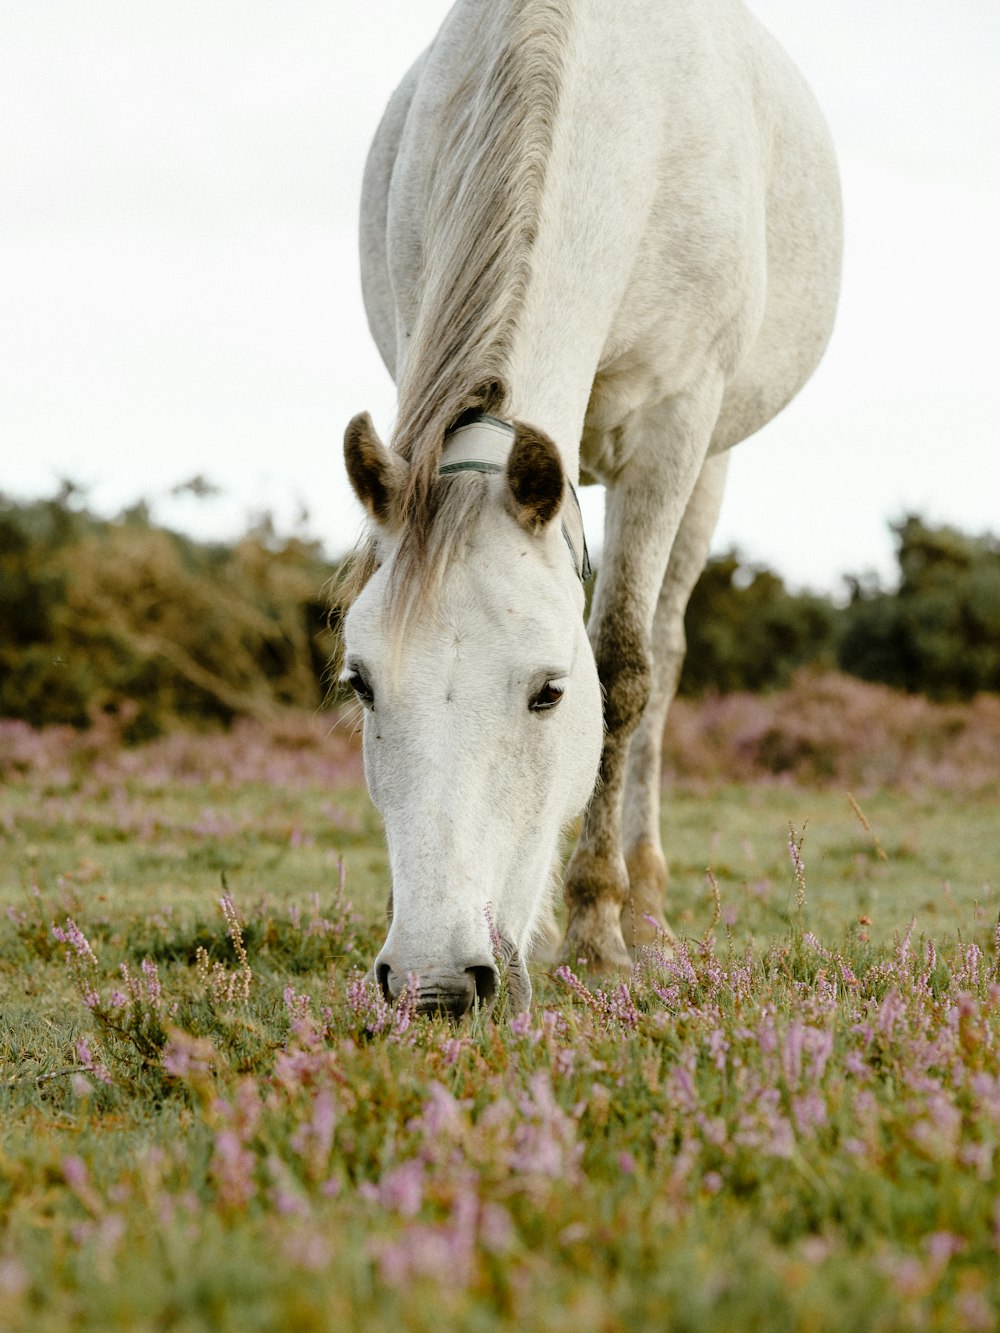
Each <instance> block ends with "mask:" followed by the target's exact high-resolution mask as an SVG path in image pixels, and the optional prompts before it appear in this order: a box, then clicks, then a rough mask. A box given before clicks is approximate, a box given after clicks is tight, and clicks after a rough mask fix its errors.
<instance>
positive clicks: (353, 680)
mask: <svg viewBox="0 0 1000 1333" xmlns="http://www.w3.org/2000/svg"><path fill="white" fill-rule="evenodd" d="M347 683H348V685H350V687H351V689H352V690H353V691H354V693H355V694H356V695H357V696H358V699H359V700H360V702H361V703H363V704H364V706H365V707H366V708H374V707H375V691H374V690H373V689H372V687H371V686H370V685H369V684H368V682H367V681H366V680H365V678H364V676H362V675H361V673H360V672H358V671H354V672H352V673H351V675H350V676H348V678H347Z"/></svg>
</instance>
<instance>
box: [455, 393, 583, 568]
mask: <svg viewBox="0 0 1000 1333" xmlns="http://www.w3.org/2000/svg"><path fill="white" fill-rule="evenodd" d="M513 442H514V427H513V426H511V425H509V424H508V423H507V422H506V421H500V420H499V419H498V418H497V417H491V416H487V415H486V413H485V412H475V413H473V412H469V413H466V415H465V416H463V417H462V418H461V419H460V421H459V424H458V425H457V426H455V427H453V428H452V429H451V430H450V431H449V432H448V434H447V435H446V436H445V442H444V449H443V451H442V453H441V464H440V467H439V468H438V472H439V474H440V475H441V476H450V475H451V474H452V473H455V472H503V470H504V468H505V467H506V466H507V459H508V457H509V456H510V447H511V445H512V444H513ZM566 488H567V490H568V491H569V498H568V501H565V502H564V503H563V512H562V532H563V536H564V537H565V538H566V545H567V546H568V547H569V549H570V554H571V555H572V557H573V564H574V566H575V567H576V572H577V575H578V577H579V578H580V580H581V582H585V581H586V580H587V579H589V578H590V573H591V570H590V556H589V554H588V552H587V538H586V534H585V533H584V530H583V515H582V514H581V513H580V501H579V500H578V499H577V498H576V490H575V489H574V487H573V483H572V482H571V481H570V480H569V478H567V479H566Z"/></svg>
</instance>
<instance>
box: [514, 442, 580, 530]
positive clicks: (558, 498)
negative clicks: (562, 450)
mask: <svg viewBox="0 0 1000 1333" xmlns="http://www.w3.org/2000/svg"><path fill="white" fill-rule="evenodd" d="M565 489H566V478H565V476H564V474H563V466H562V459H561V458H560V457H559V450H558V449H557V448H556V446H555V445H554V444H553V443H552V441H551V440H550V439H549V437H548V436H547V435H546V434H545V433H544V431H540V430H536V429H535V427H534V426H526V425H525V424H524V423H523V422H521V421H515V422H514V444H513V446H512V447H511V451H510V457H509V458H508V459H507V507H508V509H509V510H510V512H511V513H512V514H513V516H514V518H515V519H516V520H517V521H518V523H520V525H521V527H522V528H527V530H528V531H529V532H541V530H542V528H544V527H545V526H546V524H547V523H551V522H552V520H553V519H554V518H555V516H556V514H558V512H559V506H560V505H561V504H562V501H563V493H564V491H565Z"/></svg>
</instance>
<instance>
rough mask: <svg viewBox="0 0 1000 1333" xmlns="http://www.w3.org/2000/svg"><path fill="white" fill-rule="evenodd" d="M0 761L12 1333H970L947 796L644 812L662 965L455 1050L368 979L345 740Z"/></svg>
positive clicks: (960, 976) (991, 1269)
mask: <svg viewBox="0 0 1000 1333" xmlns="http://www.w3.org/2000/svg"><path fill="white" fill-rule="evenodd" d="M851 688H852V690H854V691H856V692H857V693H856V694H850V695H847V696H845V697H844V698H843V699H842V700H841V711H842V712H843V711H844V709H846V708H850V709H853V710H854V712H855V713H856V714H857V716H856V717H855V718H854V720H853V722H852V723H850V724H849V725H848V727H847V729H846V732H847V740H848V743H849V742H850V738H852V737H857V736H858V735H860V734H861V731H862V720H863V715H864V707H869V706H871V707H874V705H867V704H866V705H862V704H861V703H860V702H859V699H860V697H861V696H866V695H868V694H869V693H873V694H875V695H878V694H879V693H880V692H879V691H878V690H876V689H875V688H874V687H870V686H865V685H863V684H860V683H858V682H853V683H852V685H851ZM746 698H748V699H749V696H746ZM718 702H719V701H709V702H708V703H705V704H702V705H700V706H698V709H697V710H696V706H695V705H693V704H690V703H686V704H684V710H685V712H686V715H687V723H686V724H687V725H691V726H693V721H692V719H693V718H694V715H695V712H696V711H700V712H701V713H702V714H704V716H705V718H706V732H705V735H706V737H707V738H708V739H706V740H705V742H704V744H705V745H708V744H709V741H710V739H711V737H712V735H713V733H712V731H711V727H712V725H714V724H713V722H712V718H713V712H712V710H713V709H714V708H715V707H716V706H717V703H718ZM723 702H724V701H723ZM903 702H904V703H906V702H909V701H905V700H904V701H903ZM912 702H913V703H915V704H917V705H920V706H922V707H924V708H926V709H929V710H930V715H931V716H933V717H936V716H937V713H935V712H934V710H933V706H931V705H927V704H925V703H923V701H920V700H916V701H912ZM792 707H794V701H793V700H790V699H789V698H788V697H786V698H785V711H788V710H789V709H790V708H792ZM893 718H894V719H895V720H897V721H899V722H901V723H902V725H904V727H905V726H906V725H908V721H909V720H910V719H908V718H907V717H904V716H903V715H902V714H891V713H890V721H891V720H892V719H893ZM886 725H889V724H888V723H887V724H886ZM734 734H736V733H735V732H726V730H725V728H723V729H722V731H721V732H719V733H718V734H717V735H716V739H715V741H714V742H713V743H715V744H717V745H722V744H724V743H729V742H727V741H725V736H726V735H730V736H732V735H734ZM0 742H2V746H0V753H2V754H3V755H4V756H5V762H4V769H3V783H2V791H3V798H2V805H0V1326H2V1327H3V1328H4V1329H5V1330H6V1329H10V1330H11V1333H20V1330H22V1329H23V1330H28V1329H32V1330H34V1329H49V1328H51V1329H57V1328H79V1329H94V1330H98V1329H99V1330H107V1329H113V1328H121V1329H129V1330H132V1329H141V1328H165V1329H190V1330H195V1329H202V1328H218V1329H237V1328H239V1329H269V1330H272V1329H273V1330H281V1329H287V1330H296V1333H297V1331H298V1330H300V1329H304V1328H306V1329H316V1330H325V1329H330V1330H339V1329H349V1328H366V1329H373V1330H381V1329H386V1330H388V1329H392V1330H394V1331H395V1330H399V1329H413V1330H423V1329H427V1330H431V1329H434V1330H437V1329H440V1328H441V1327H442V1326H443V1325H444V1326H447V1327H449V1328H455V1329H481V1330H492V1329H513V1328H518V1329H525V1328H547V1329H548V1328H551V1329H573V1330H574V1333H591V1330H593V1331H594V1333H598V1331H600V1333H605V1331H606V1330H616V1329H626V1328H671V1329H677V1330H686V1331H687V1333H701V1331H702V1330H704V1331H705V1333H708V1331H710V1330H713V1331H714V1330H719V1331H720V1333H721V1331H722V1330H725V1333H730V1331H731V1330H733V1329H750V1328H761V1329H767V1330H785V1329H787V1330H793V1329H801V1328H809V1329H813V1330H816V1333H824V1331H825V1330H830V1333H840V1331H841V1330H842V1329H843V1328H845V1327H855V1328H858V1329H872V1330H886V1331H887V1333H888V1330H897V1329H909V1328H914V1329H917V1328H919V1329H941V1330H945V1329H948V1330H951V1329H956V1328H962V1329H970V1330H984V1333H985V1330H989V1329H992V1328H995V1327H996V1324H997V1319H998V1316H1000V1263H998V1251H1000V1213H998V1209H997V1189H996V1182H997V1173H998V1171H1000V1040H998V1038H1000V957H998V951H997V945H998V940H997V936H996V931H995V922H996V918H997V905H998V899H997V888H998V886H997V884H996V881H995V879H992V882H991V876H992V875H993V873H994V871H995V802H994V799H993V796H992V794H990V793H983V794H981V795H978V796H977V795H975V794H974V793H973V792H970V791H968V790H966V789H965V788H962V787H959V788H958V791H959V792H960V793H961V799H960V800H958V799H956V797H955V793H954V792H949V791H948V790H946V789H944V788H946V787H947V776H948V773H949V772H951V775H952V777H953V779H954V780H955V782H959V783H960V782H961V780H962V777H963V775H962V773H961V770H960V766H958V765H956V766H954V768H953V769H951V770H948V769H947V768H945V769H942V770H940V772H939V774H938V776H939V778H940V779H941V781H942V788H941V789H934V788H931V787H928V786H927V785H926V783H925V784H924V785H923V786H922V787H920V786H919V783H920V780H921V779H926V777H927V774H926V772H925V771H923V770H918V771H917V772H916V773H915V774H914V781H915V783H916V784H917V791H916V794H914V795H913V796H910V797H905V796H902V795H900V794H898V793H897V792H893V791H882V792H879V793H877V794H872V795H871V796H870V797H869V796H867V795H866V794H865V793H864V792H863V791H860V790H859V792H858V796H857V797H856V798H855V799H854V801H853V804H852V802H851V801H850V800H849V799H848V798H847V797H846V796H845V794H844V792H843V790H841V789H839V788H838V786H837V785H836V783H833V784H832V785H831V786H830V787H829V788H828V789H827V790H826V791H820V790H818V789H816V788H813V789H798V790H791V789H788V788H786V787H784V786H782V785H781V782H780V779H772V780H771V781H769V782H768V783H766V784H762V785H758V786H753V787H750V786H746V785H744V786H739V787H721V786H717V787H714V788H713V789H712V791H711V796H710V799H706V797H705V795H704V794H702V795H698V794H697V792H696V791H695V790H694V789H693V788H691V787H681V786H678V787H676V789H675V792H674V800H673V801H672V803H671V808H670V811H669V812H668V816H667V819H668V823H667V831H668V845H669V847H670V853H671V862H672V875H673V879H672V885H671V891H670V909H669V915H670V919H671V921H672V924H673V925H674V927H675V929H676V930H677V932H678V934H679V936H680V944H679V947H678V948H677V949H676V950H674V951H671V950H669V949H668V948H666V947H665V945H663V944H661V945H660V946H658V947H656V948H653V949H650V950H648V951H647V952H646V953H644V954H643V955H642V956H641V957H640V958H639V959H638V960H637V964H636V966H635V968H634V970H633V971H632V973H631V975H629V976H625V977H621V978H616V979H613V980H610V981H605V982H603V983H598V982H596V981H594V980H591V979H588V978H586V977H585V976H584V975H583V974H582V973H580V972H579V971H578V970H576V969H547V968H546V967H545V966H544V965H542V966H541V967H539V968H537V969H536V970H535V976H534V981H535V988H536V1002H535V1007H534V1010H533V1012H532V1013H531V1014H524V1015H519V1014H513V1013H510V1012H509V1010H507V1009H505V1008H504V1007H503V1006H502V1005H501V1008H500V1010H499V1012H498V1013H497V1014H496V1015H495V1016H494V1020H493V1021H490V1022H487V1021H484V1020H483V1018H482V1016H478V1015H477V1016H476V1017H475V1018H474V1019H473V1020H472V1021H471V1022H467V1023H465V1024H463V1025H461V1026H452V1025H449V1024H447V1023H445V1022H444V1021H442V1020H420V1021H415V1020H414V1019H413V1015H412V1012H411V1009H410V1007H409V1006H408V1004H407V1003H406V1001H405V998H404V1002H403V1003H402V1004H401V1005H400V1006H398V1007H397V1008H395V1009H393V1010H390V1009H388V1008H387V1006H386V1005H385V1003H384V1002H383V1001H382V999H381V997H380V995H379V994H378V993H377V992H376V991H375V990H374V989H373V988H372V987H371V986H370V985H369V984H367V983H366V982H365V981H364V979H363V969H364V968H365V966H367V964H368V963H369V962H370V960H371V957H372V956H373V952H374V950H375V949H376V948H377V946H378V944H379V943H380V942H381V939H382V936H383V932H384V916H383V907H382V904H383V902H384V891H385V852H384V847H383V845H382V843H381V840H380V838H379V835H378V830H377V825H376V823H375V821H374V816H373V813H372V810H371V806H370V803H369V802H368V800H367V797H366V796H365V794H364V792H363V789H362V788H361V787H360V785H359V773H358V765H357V756H356V752H355V751H354V749H353V748H352V747H351V746H350V745H349V744H348V741H347V738H346V737H345V736H343V735H341V734H340V733H339V731H338V732H334V733H333V734H332V735H330V734H326V731H325V729H324V728H323V727H321V726H320V725H318V724H317V723H312V724H308V725H307V724H305V723H300V724H297V725H296V726H295V727H293V726H291V725H290V724H288V723H287V722H283V723H282V724H281V725H280V726H277V727H276V726H275V725H273V724H272V725H267V726H265V725H263V724H261V723H251V722H241V723H238V724H237V725H236V726H234V727H233V728H232V729H231V730H230V731H229V732H228V733H225V734H216V735H202V736H193V735H191V734H186V735H179V734H174V735H170V736H165V737H163V738H161V739H159V740H157V741H154V742H152V743H150V744H149V745H147V746H145V747H143V749H142V750H141V751H137V750H136V749H135V748H134V747H129V746H126V745H123V744H122V743H121V741H120V738H119V737H118V735H117V734H116V732H115V731H114V729H113V727H112V725H111V721H110V720H105V721H104V722H103V723H102V724H101V725H100V726H98V727H97V728H92V729H91V730H90V731H89V732H84V733H80V732H76V731H74V730H73V729H72V728H69V727H65V728H58V729H50V730H48V731H33V730H32V729H31V728H29V727H28V726H26V725H25V724H23V723H7V724H4V725H3V727H0ZM904 743H905V742H902V741H900V742H899V743H898V744H897V750H901V749H902V747H903V745H904ZM942 744H943V742H942ZM709 771H710V770H709ZM852 771H858V770H852V768H851V761H849V760H844V761H843V762H842V765H841V767H840V768H838V774H840V773H844V772H852ZM705 776H706V775H705V774H703V775H702V780H703V781H704V780H705ZM838 781H839V777H838ZM789 821H791V823H792V825H793V828H792V829H791V830H790V829H789ZM803 826H805V836H804V838H803ZM716 830H720V831H719V832H716ZM706 866H710V867H711V874H710V875H708V876H706V874H705V867H706ZM349 900H353V903H352V901H349ZM914 915H916V916H917V917H918V920H917V923H916V924H915V925H913V924H911V918H912V917H913V916H914Z"/></svg>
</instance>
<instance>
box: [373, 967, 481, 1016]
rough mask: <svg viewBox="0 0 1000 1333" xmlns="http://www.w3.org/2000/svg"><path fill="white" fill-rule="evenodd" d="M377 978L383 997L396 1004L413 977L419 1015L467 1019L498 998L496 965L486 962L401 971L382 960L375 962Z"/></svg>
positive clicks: (413, 992)
mask: <svg viewBox="0 0 1000 1333" xmlns="http://www.w3.org/2000/svg"><path fill="white" fill-rule="evenodd" d="M375 977H376V980H377V981H378V984H379V987H380V989H381V991H382V994H383V995H384V996H385V998H386V999H387V1000H388V1001H389V1002H390V1004H395V1003H396V1001H397V1000H398V999H399V997H400V995H402V993H403V991H404V990H406V989H407V987H408V986H409V985H410V978H413V981H414V984H415V986H416V989H415V991H412V992H411V993H412V994H413V995H414V999H415V1001H416V1010H417V1013H418V1014H444V1015H445V1016H446V1017H447V1018H455V1019H458V1018H464V1017H465V1015H466V1014H468V1013H471V1011H472V1010H473V1009H474V1008H475V1007H476V1005H477V1004H478V1005H479V1007H480V1008H481V1009H483V1010H486V1011H488V1010H489V1009H491V1008H492V1007H493V1004H494V1001H495V1000H496V995H497V986H498V976H497V969H496V966H495V965H494V964H493V963H492V962H488V961H486V960H483V961H481V962H475V963H470V964H468V966H466V967H464V968H451V967H428V968H423V969H415V968H414V969H411V970H410V971H406V972H404V971H402V970H401V969H396V968H394V967H393V966H392V965H391V964H390V963H389V962H387V961H385V960H383V959H379V960H376V963H375Z"/></svg>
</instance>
